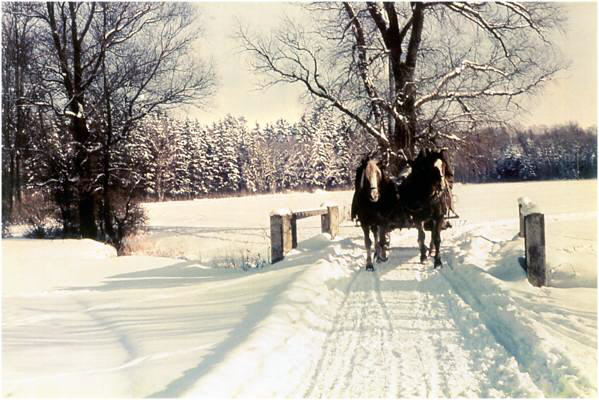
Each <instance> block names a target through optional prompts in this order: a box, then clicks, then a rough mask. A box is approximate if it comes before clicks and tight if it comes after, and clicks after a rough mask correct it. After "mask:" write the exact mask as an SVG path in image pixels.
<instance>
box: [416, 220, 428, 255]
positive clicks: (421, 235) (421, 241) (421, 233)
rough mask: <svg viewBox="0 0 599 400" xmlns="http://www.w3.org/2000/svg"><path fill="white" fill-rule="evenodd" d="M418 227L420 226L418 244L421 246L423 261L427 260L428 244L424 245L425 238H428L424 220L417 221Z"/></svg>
mask: <svg viewBox="0 0 599 400" xmlns="http://www.w3.org/2000/svg"><path fill="white" fill-rule="evenodd" d="M416 228H418V245H419V246H420V262H421V263H423V262H424V260H426V246H425V245H424V240H425V239H426V235H425V233H424V222H423V221H418V222H417V223H416Z"/></svg>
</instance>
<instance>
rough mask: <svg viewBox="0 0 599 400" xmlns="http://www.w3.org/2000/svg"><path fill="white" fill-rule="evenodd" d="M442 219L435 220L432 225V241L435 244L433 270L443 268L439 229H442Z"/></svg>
mask: <svg viewBox="0 0 599 400" xmlns="http://www.w3.org/2000/svg"><path fill="white" fill-rule="evenodd" d="M443 222H444V218H443V216H441V218H439V219H437V221H436V222H435V223H434V224H433V230H432V231H431V233H432V239H431V240H433V241H434V243H435V268H437V267H441V266H443V263H442V262H441V255H440V252H441V229H443Z"/></svg>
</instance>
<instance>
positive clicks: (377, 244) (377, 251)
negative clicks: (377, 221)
mask: <svg viewBox="0 0 599 400" xmlns="http://www.w3.org/2000/svg"><path fill="white" fill-rule="evenodd" d="M371 229H372V237H373V238H374V261H375V262H379V261H381V241H380V235H379V232H380V231H381V227H380V226H378V225H373V226H372V227H371Z"/></svg>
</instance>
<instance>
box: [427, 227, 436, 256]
mask: <svg viewBox="0 0 599 400" xmlns="http://www.w3.org/2000/svg"><path fill="white" fill-rule="evenodd" d="M434 230H435V221H434V220H431V241H430V242H429V244H428V256H429V257H430V256H432V255H433V245H434V244H435V243H434V239H435V235H434V234H433V232H434Z"/></svg>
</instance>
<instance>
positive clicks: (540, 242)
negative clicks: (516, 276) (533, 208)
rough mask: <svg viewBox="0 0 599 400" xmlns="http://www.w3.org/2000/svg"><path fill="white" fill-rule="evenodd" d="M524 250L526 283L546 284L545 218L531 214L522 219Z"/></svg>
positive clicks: (537, 214) (541, 215)
mask: <svg viewBox="0 0 599 400" xmlns="http://www.w3.org/2000/svg"><path fill="white" fill-rule="evenodd" d="M524 232H525V235H524V248H525V256H526V272H527V274H528V281H529V282H530V283H531V284H532V285H534V286H544V285H545V284H546V270H545V217H544V215H543V214H541V213H532V214H528V215H526V216H525V217H524Z"/></svg>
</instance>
